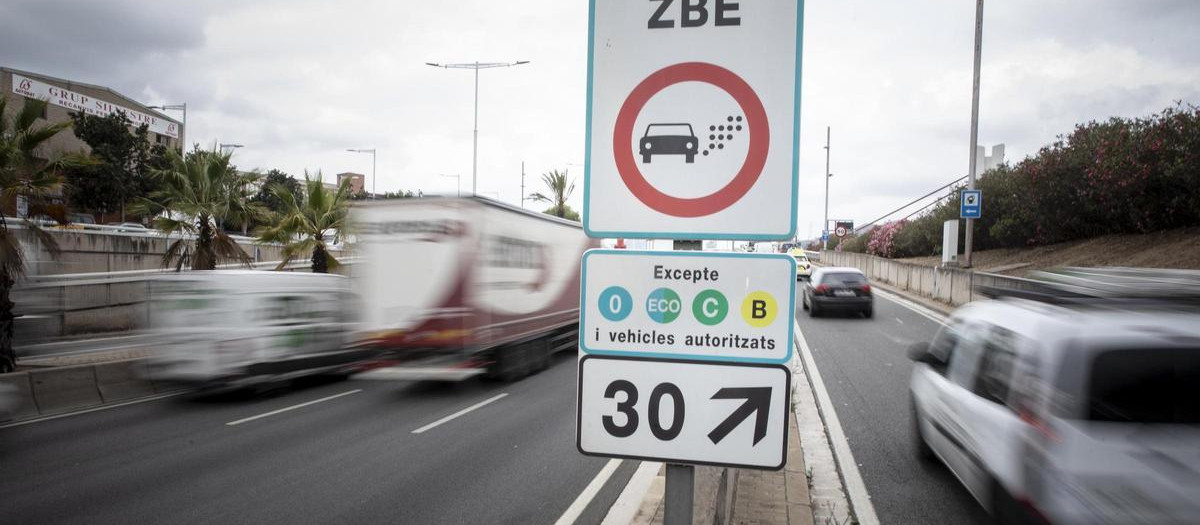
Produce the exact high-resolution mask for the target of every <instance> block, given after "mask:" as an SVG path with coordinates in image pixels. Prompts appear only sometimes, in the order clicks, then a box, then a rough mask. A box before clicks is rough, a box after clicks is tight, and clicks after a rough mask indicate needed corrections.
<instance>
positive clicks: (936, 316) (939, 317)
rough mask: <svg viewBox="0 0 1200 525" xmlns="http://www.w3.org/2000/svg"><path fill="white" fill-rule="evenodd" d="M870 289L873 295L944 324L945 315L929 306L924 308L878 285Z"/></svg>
mask: <svg viewBox="0 0 1200 525" xmlns="http://www.w3.org/2000/svg"><path fill="white" fill-rule="evenodd" d="M871 291H872V292H873V293H874V294H875V295H878V296H879V297H882V298H884V299H887V300H889V301H891V302H893V303H896V304H898V305H900V306H903V307H905V308H908V309H909V310H912V311H914V312H916V313H917V314H920V315H922V316H925V317H926V318H928V319H929V320H931V321H933V322H935V323H938V324H946V316H945V315H943V314H942V313H940V312H936V311H933V310H931V309H929V308H926V307H924V306H921V305H919V304H917V303H914V302H912V301H909V300H908V299H905V298H903V297H900V296H899V295H896V294H894V293H891V292H885V291H883V290H880V289H879V288H878V287H876V288H874V289H872V290H871Z"/></svg>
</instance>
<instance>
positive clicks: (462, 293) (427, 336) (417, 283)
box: [351, 197, 598, 380]
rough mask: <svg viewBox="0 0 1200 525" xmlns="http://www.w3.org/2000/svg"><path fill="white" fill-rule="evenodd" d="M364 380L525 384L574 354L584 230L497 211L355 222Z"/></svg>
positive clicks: (425, 208)
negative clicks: (480, 379) (371, 358)
mask: <svg viewBox="0 0 1200 525" xmlns="http://www.w3.org/2000/svg"><path fill="white" fill-rule="evenodd" d="M352 217H353V224H354V228H355V231H354V235H355V237H356V239H357V240H356V246H357V248H356V251H357V255H359V257H358V262H357V263H356V264H355V265H353V268H352V269H351V280H352V285H353V288H354V290H355V291H356V292H357V296H358V297H359V298H360V299H361V301H362V304H361V321H362V323H363V325H362V326H363V330H364V331H363V332H362V334H361V335H360V337H359V341H360V344H362V345H364V346H367V347H369V348H372V349H374V350H375V351H376V352H377V355H378V356H379V359H378V360H377V361H375V362H374V363H373V364H372V365H371V369H370V370H366V371H364V372H363V373H361V374H360V375H359V378H362V379H402V380H413V379H432V380H462V379H466V378H469V377H474V376H478V375H481V374H486V375H487V376H490V377H495V378H499V379H502V380H514V379H517V378H520V377H523V376H525V375H529V374H533V373H537V372H539V371H541V370H543V369H545V368H547V367H549V365H550V363H551V357H552V355H553V354H554V353H555V352H558V351H560V350H567V349H574V348H575V347H576V338H577V333H578V323H579V277H580V276H579V271H580V260H581V258H582V256H583V252H584V251H586V250H587V249H589V248H593V247H597V246H598V242H597V241H594V240H591V239H589V238H588V237H587V236H585V235H584V233H583V229H582V228H581V227H580V225H579V223H576V222H573V221H568V220H565V219H560V218H558V217H554V216H551V215H546V214H543V213H536V212H531V211H527V210H524V209H521V208H518V207H515V206H510V205H508V204H504V203H501V202H497V201H494V200H490V199H486V198H482V197H471V198H439V197H433V198H419V199H392V200H385V201H364V202H361V203H360V204H357V205H356V206H355V208H354V209H353V210H352Z"/></svg>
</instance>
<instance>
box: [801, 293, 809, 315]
mask: <svg viewBox="0 0 1200 525" xmlns="http://www.w3.org/2000/svg"><path fill="white" fill-rule="evenodd" d="M800 308H802V309H804V310H805V311H808V294H804V295H801V296H800Z"/></svg>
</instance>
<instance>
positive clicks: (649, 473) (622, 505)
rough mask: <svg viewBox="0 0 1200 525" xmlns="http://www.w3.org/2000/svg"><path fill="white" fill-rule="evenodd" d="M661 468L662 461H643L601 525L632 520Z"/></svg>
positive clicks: (626, 523)
mask: <svg viewBox="0 0 1200 525" xmlns="http://www.w3.org/2000/svg"><path fill="white" fill-rule="evenodd" d="M660 469H662V463H659V462H657V461H643V462H642V464H641V465H640V466H638V469H637V470H636V471H635V472H634V473H633V476H632V477H630V478H629V483H627V484H625V490H622V491H621V495H620V496H617V501H614V502H613V505H612V507H611V508H609V509H608V515H606V516H604V521H603V522H601V525H628V524H629V523H630V522H632V521H633V518H634V516H637V512H638V509H640V508H641V507H642V500H643V499H645V497H646V492H647V491H649V490H650V484H651V483H654V477H655V476H657V475H658V471H659V470H660Z"/></svg>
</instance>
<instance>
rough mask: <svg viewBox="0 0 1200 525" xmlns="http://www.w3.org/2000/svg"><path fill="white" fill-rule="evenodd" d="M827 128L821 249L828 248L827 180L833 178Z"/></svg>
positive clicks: (826, 129) (827, 128) (826, 130)
mask: <svg viewBox="0 0 1200 525" xmlns="http://www.w3.org/2000/svg"><path fill="white" fill-rule="evenodd" d="M829 137H830V131H829V126H825V222H823V223H822V224H823V226H821V249H822V250H825V249H828V248H829V178H830V177H832V176H833V174H832V173H829Z"/></svg>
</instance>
